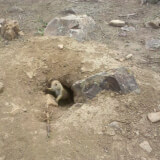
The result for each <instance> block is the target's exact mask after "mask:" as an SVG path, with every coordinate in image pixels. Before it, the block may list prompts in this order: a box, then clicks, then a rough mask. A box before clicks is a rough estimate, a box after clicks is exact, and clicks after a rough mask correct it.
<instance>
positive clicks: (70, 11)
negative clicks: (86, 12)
mask: <svg viewBox="0 0 160 160" xmlns="http://www.w3.org/2000/svg"><path fill="white" fill-rule="evenodd" d="M61 14H62V15H69V14H75V15H76V11H75V10H74V9H73V8H68V9H66V10H64V11H62V12H61Z"/></svg>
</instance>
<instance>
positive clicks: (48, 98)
mask: <svg viewBox="0 0 160 160" xmlns="http://www.w3.org/2000/svg"><path fill="white" fill-rule="evenodd" d="M46 104H47V106H49V107H56V106H58V104H57V102H56V100H55V98H54V97H53V96H52V95H50V94H47V95H46Z"/></svg>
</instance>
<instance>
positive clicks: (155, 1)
mask: <svg viewBox="0 0 160 160" xmlns="http://www.w3.org/2000/svg"><path fill="white" fill-rule="evenodd" d="M159 1H160V0H147V2H148V3H152V4H156V3H158V2H159Z"/></svg>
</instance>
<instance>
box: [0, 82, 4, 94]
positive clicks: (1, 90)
mask: <svg viewBox="0 0 160 160" xmlns="http://www.w3.org/2000/svg"><path fill="white" fill-rule="evenodd" d="M3 90H4V85H3V83H2V82H0V93H2V92H3Z"/></svg>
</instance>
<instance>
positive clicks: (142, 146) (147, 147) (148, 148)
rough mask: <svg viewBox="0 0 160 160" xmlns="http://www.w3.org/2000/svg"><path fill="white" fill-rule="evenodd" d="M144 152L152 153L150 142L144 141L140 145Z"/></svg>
mask: <svg viewBox="0 0 160 160" xmlns="http://www.w3.org/2000/svg"><path fill="white" fill-rule="evenodd" d="M139 146H140V147H141V148H142V149H143V150H145V151H147V152H148V153H150V152H152V148H151V146H150V144H149V143H148V141H144V142H142V143H141V144H140V145H139Z"/></svg>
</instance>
